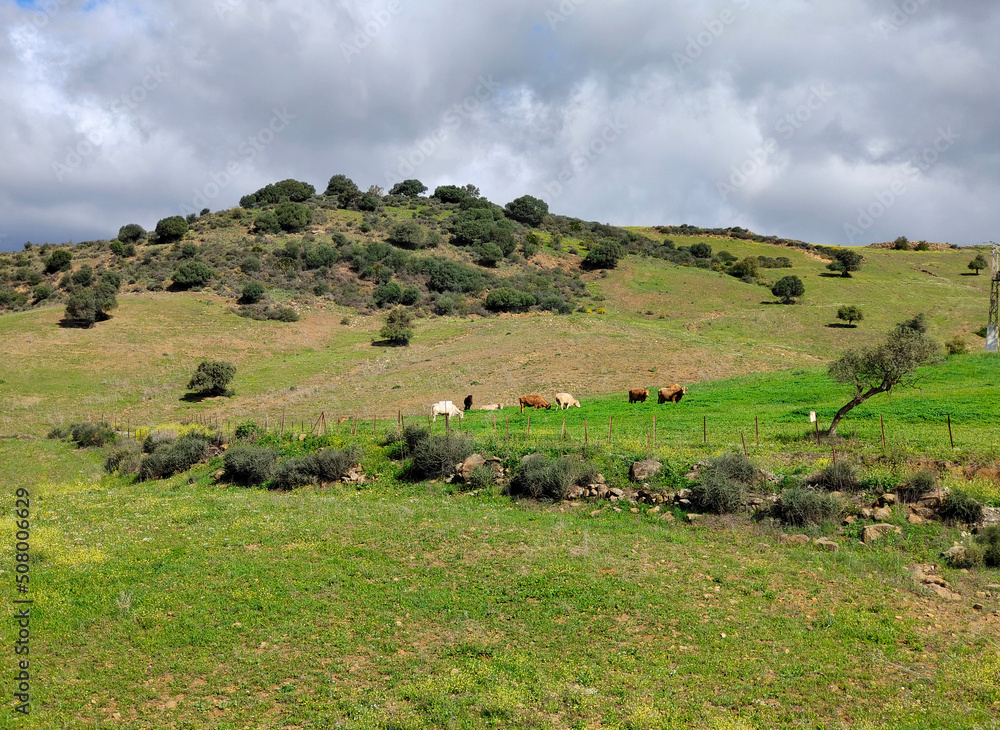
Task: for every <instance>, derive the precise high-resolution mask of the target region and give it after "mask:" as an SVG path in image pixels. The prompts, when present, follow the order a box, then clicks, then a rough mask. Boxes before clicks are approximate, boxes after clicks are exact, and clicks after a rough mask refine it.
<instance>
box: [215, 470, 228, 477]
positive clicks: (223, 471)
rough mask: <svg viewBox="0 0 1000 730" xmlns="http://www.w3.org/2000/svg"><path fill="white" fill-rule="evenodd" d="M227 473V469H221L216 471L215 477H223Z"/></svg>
mask: <svg viewBox="0 0 1000 730" xmlns="http://www.w3.org/2000/svg"><path fill="white" fill-rule="evenodd" d="M225 473H226V470H225V469H219V470H218V471H217V472H215V478H216V479H222V477H223V475H224V474H225Z"/></svg>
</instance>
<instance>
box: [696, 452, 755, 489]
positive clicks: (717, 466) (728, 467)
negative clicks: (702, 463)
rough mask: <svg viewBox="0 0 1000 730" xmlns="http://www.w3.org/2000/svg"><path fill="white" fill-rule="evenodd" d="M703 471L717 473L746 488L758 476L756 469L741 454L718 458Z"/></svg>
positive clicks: (724, 455) (725, 455)
mask: <svg viewBox="0 0 1000 730" xmlns="http://www.w3.org/2000/svg"><path fill="white" fill-rule="evenodd" d="M705 469H706V470H708V471H713V472H718V473H719V474H722V475H723V476H725V477H726V478H727V479H733V480H735V481H737V482H740V483H742V484H745V485H746V486H750V485H752V484H753V483H754V482H756V481H757V479H758V475H759V472H758V471H757V467H755V466H754V465H753V462H751V461H750V459H748V458H747V457H746V456H744V455H743V454H737V453H732V454H723V455H722V456H718V457H716V458H715V459H713V460H712V462H711V463H710V464H709V465H708V466H707V467H705Z"/></svg>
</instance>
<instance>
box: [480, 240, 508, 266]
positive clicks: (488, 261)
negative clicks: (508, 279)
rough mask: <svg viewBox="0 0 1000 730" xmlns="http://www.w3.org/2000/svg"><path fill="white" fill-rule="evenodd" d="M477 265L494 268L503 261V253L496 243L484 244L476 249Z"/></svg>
mask: <svg viewBox="0 0 1000 730" xmlns="http://www.w3.org/2000/svg"><path fill="white" fill-rule="evenodd" d="M476 256H477V259H476V263H477V264H479V265H480V266H486V267H489V268H492V267H494V266H496V265H497V264H498V263H500V262H501V261H503V251H502V250H501V249H500V247H499V246H497V245H496V244H495V243H484V244H482V245H480V246H478V247H477V248H476Z"/></svg>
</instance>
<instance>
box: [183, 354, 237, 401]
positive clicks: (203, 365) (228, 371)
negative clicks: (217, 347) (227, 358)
mask: <svg viewBox="0 0 1000 730" xmlns="http://www.w3.org/2000/svg"><path fill="white" fill-rule="evenodd" d="M235 376H236V366H235V365H233V364H232V363H230V362H224V361H220V360H202V361H201V362H200V363H199V364H198V369H197V370H195V372H194V375H192V376H191V380H190V381H188V385H187V387H188V388H189V389H191V390H193V391H194V392H195V393H198V394H200V395H223V394H225V393H226V387H227V386H228V385H229V381H231V380H232V379H233V378H234V377H235Z"/></svg>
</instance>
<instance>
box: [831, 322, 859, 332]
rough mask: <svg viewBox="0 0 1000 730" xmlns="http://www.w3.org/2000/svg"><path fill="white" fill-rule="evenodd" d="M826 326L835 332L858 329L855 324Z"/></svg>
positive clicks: (833, 323) (841, 323) (838, 323)
mask: <svg viewBox="0 0 1000 730" xmlns="http://www.w3.org/2000/svg"><path fill="white" fill-rule="evenodd" d="M826 326H827V327H829V328H830V329H836V330H856V329H857V328H858V326H857V325H856V324H844V323H843V322H831V323H830V324H828V325H826Z"/></svg>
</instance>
